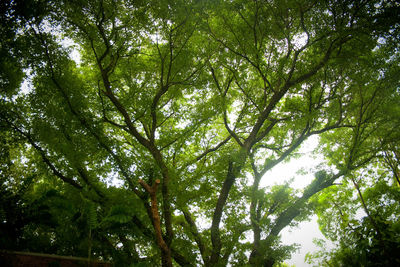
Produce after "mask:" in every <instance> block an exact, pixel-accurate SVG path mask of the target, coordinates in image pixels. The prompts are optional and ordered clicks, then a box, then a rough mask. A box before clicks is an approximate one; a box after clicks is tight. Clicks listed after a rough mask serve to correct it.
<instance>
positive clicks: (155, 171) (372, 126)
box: [0, 0, 399, 266]
mask: <svg viewBox="0 0 400 267" xmlns="http://www.w3.org/2000/svg"><path fill="white" fill-rule="evenodd" d="M13 3H14V2H11V4H10V5H9V7H8V10H9V12H8V13H6V15H5V16H4V17H6V18H7V19H10V18H13V17H12V15H10V14H17V15H15V16H16V17H15V19H14V21H16V22H18V23H17V24H16V27H15V30H13V32H12V35H11V36H13V37H12V38H14V39H13V40H17V39H18V38H20V37H21V36H22V37H24V38H25V39H24V40H27V41H26V42H25V43H28V44H29V45H17V44H15V45H13V49H15V50H16V51H18V52H19V53H14V52H10V51H11V50H9V48H7V47H6V46H4V47H5V49H6V51H7V52H8V54H9V55H15V56H13V57H11V58H12V60H14V61H15V62H20V64H21V67H20V68H21V69H25V71H26V72H28V71H29V73H28V74H27V75H26V77H25V80H26V81H27V82H28V83H29V82H30V84H31V90H30V91H29V92H23V91H21V90H20V91H19V92H18V91H17V92H15V91H10V90H7V91H4V93H3V91H2V100H1V101H2V102H1V107H0V108H1V123H2V125H4V127H5V129H6V132H7V134H8V135H10V136H11V137H12V138H19V139H21V140H22V141H21V142H23V143H25V144H26V146H27V148H26V150H24V152H23V154H22V158H23V159H22V160H23V161H27V162H29V164H31V166H33V167H32V170H31V172H32V173H40V176H39V177H40V178H39V177H37V178H35V183H38V182H39V181H45V183H47V184H53V182H50V181H52V180H53V179H56V180H57V182H56V183H55V184H54V185H52V186H51V188H52V189H55V190H56V191H57V192H58V193H57V194H56V195H57V198H58V199H61V200H60V201H61V202H62V203H65V204H66V203H69V204H68V205H75V207H78V206H79V207H80V208H79V210H80V212H79V213H76V214H73V212H72V210H74V209H73V208H72V209H71V211H70V212H71V213H70V214H68V212H67V214H64V215H63V217H62V218H63V219H61V217H60V214H59V213H60V211H58V210H56V209H54V210H53V215H54V216H55V218H58V221H62V220H67V221H68V222H70V223H71V227H73V228H75V229H76V230H79V231H81V230H83V233H82V234H81V235H79V236H80V237H81V238H80V241H78V240H75V241H69V242H66V241H67V240H71V239H70V238H71V237H70V236H68V235H65V234H64V235H62V234H61V233H66V232H67V230H66V229H65V228H63V227H61V228H57V227H53V228H54V229H46V230H45V231H48V232H49V233H53V237H52V238H55V237H54V236H56V240H57V242H60V243H61V244H64V245H60V247H61V248H62V249H71V247H72V246H71V245H70V244H71V243H82V244H83V245H82V246H83V247H85V249H83V250H81V249H80V248H73V249H71V250H70V251H72V252H71V253H78V254H82V253H83V252H82V251H85V253H87V254H88V255H89V257H91V256H95V257H99V256H102V257H103V258H105V259H110V260H114V261H116V260H120V261H121V262H136V263H138V262H141V261H144V262H147V263H149V264H153V265H159V264H160V259H161V265H162V266H172V265H174V264H175V263H176V264H179V265H181V266H189V265H190V266H193V265H199V264H204V265H205V266H225V265H226V264H228V263H231V264H232V265H237V266H243V265H246V264H249V265H254V266H272V265H274V264H275V263H280V262H282V261H283V260H284V259H285V258H287V257H289V256H290V251H292V249H293V247H291V246H282V245H281V244H280V241H279V233H280V232H281V231H282V229H284V228H285V227H288V226H290V225H293V224H295V223H296V222H298V221H301V220H304V219H306V218H307V216H308V215H309V214H310V213H311V212H312V210H313V205H312V202H310V201H309V200H310V199H311V198H312V197H313V196H314V195H316V194H318V193H319V192H321V191H323V190H325V189H326V188H328V187H331V186H332V185H334V183H335V181H337V180H338V179H340V178H342V177H351V175H354V172H357V171H359V170H360V169H361V168H363V167H364V166H366V165H367V164H369V163H370V162H371V161H373V160H375V159H376V160H378V159H379V158H380V157H379V155H380V153H382V151H386V150H384V149H386V148H387V147H388V146H389V144H390V145H392V147H393V146H395V145H396V141H395V140H396V139H394V138H393V136H394V135H395V134H396V133H398V130H397V129H398V126H399V123H398V120H397V121H396V119H395V118H396V113H395V112H392V113H385V110H386V109H387V108H388V107H389V106H390V107H392V108H394V109H396V108H397V109H398V102H393V99H395V98H396V97H398V89H397V88H398V84H399V83H398V75H396V74H397V72H396V71H397V70H398V64H397V62H396V61H393V58H394V57H395V55H396V53H397V50H396V51H395V52H393V51H390V50H388V46H389V45H393V44H394V43H395V42H390V40H392V39H393V38H396V36H397V35H396V34H397V33H398V28H397V27H398V25H397V24H396V23H395V21H396V20H395V19H393V17H395V16H398V13H396V12H394V13H393V10H398V6H397V5H396V4H394V3H391V2H388V3H386V2H385V3H380V2H378V1H356V2H353V1H351V2H347V1H316V2H312V3H310V2H309V1H300V2H299V1H265V2H259V1H253V2H248V1H230V2H228V1H210V2H208V1H205V2H202V1H173V2H169V1H149V2H147V1H137V2H130V1H108V0H107V1H106V0H103V1H78V0H76V1H65V2H63V1H60V2H58V1H49V2H46V4H43V3H42V2H40V3H42V4H43V5H45V7H44V8H43V9H41V10H43V14H42V13H41V12H40V11H38V12H36V13H35V12H34V13H33V14H31V15H30V16H19V17H18V13H15V12H13V11H14V10H17V8H16V7H15V6H14V5H13ZM32 3H36V2H35V1H32ZM388 12H391V13H390V16H387V14H389V13H388ZM63 38H64V40H69V43H70V45H74V46H75V47H76V48H75V51H78V52H79V54H80V59H79V60H77V62H75V61H74V60H73V59H71V57H70V54H71V48H68V47H66V46H68V42H65V41H63ZM390 38H392V39H390ZM383 40H387V44H385V43H382V42H383ZM2 48H3V46H2ZM7 49H8V50H7ZM14 80H15V81H17V82H18V81H20V79H19V80H18V79H14ZM14 87H16V88H20V89H21V86H20V87H18V86H14ZM312 135H320V136H321V139H320V140H321V147H322V148H325V154H326V158H327V159H329V160H330V162H331V164H332V167H329V166H327V167H326V169H324V170H321V171H319V172H317V173H315V180H314V181H313V182H312V183H311V184H310V185H309V186H307V187H306V188H304V190H303V191H302V192H296V191H295V190H293V189H291V188H290V186H289V185H283V186H277V187H275V188H272V189H270V190H268V189H264V188H260V181H261V179H267V176H266V174H267V172H268V170H270V169H272V168H273V167H275V166H276V165H278V164H279V163H280V162H282V161H284V160H289V159H290V158H291V157H293V156H295V152H296V150H297V149H298V148H299V147H300V146H301V144H302V143H303V142H304V141H305V140H306V139H307V138H308V137H310V136H312ZM6 140H7V139H6ZM6 142H7V141H6ZM335 144H336V145H335ZM390 155H392V154H390ZM333 166H334V167H333ZM20 168H22V169H23V167H20ZM24 177H26V176H24ZM116 181H121V185H120V186H116V185H115V183H116ZM7 190H9V189H7ZM50 191H51V190H50ZM51 192H53V191H51ZM323 192H324V191H323ZM41 194H43V195H45V196H47V195H46V194H47V193H45V192H42V193H41ZM52 204H53V203H52V202H51V204H49V205H50V206H51V205H52ZM66 205H67V204H66ZM80 223H81V224H80ZM79 225H80V226H79ZM205 225H209V227H206V226H205ZM27 231H28V230H27ZM28 232H29V231H28ZM54 233H55V234H54ZM250 235H252V238H251V239H252V241H249V240H250V238H249V236H250ZM96 240H97V241H96ZM85 242H86V243H85ZM53 243H54V242H53ZM49 244H50V245H51V244H52V243H51V242H50V243H49ZM121 247H122V248H123V251H122V252H121V250H120V248H121ZM64 251H65V250H64Z"/></svg>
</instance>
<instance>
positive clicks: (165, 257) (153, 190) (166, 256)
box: [139, 179, 172, 267]
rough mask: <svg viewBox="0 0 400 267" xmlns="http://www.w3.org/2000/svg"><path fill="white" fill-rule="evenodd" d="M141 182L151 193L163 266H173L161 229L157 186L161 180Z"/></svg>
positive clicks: (153, 216)
mask: <svg viewBox="0 0 400 267" xmlns="http://www.w3.org/2000/svg"><path fill="white" fill-rule="evenodd" d="M139 183H140V184H141V185H142V186H143V188H144V189H145V190H146V191H147V192H148V193H149V195H150V199H151V214H152V216H151V218H152V223H153V227H154V231H155V235H156V241H157V245H158V246H159V248H160V250H161V262H162V266H163V267H172V258H171V250H170V248H169V246H168V245H167V243H166V242H165V241H164V238H163V235H162V231H161V220H160V215H159V214H158V205H157V196H156V192H157V187H158V185H159V184H160V180H159V179H157V180H155V182H154V184H153V185H152V186H149V185H148V184H146V183H145V182H144V181H143V180H139Z"/></svg>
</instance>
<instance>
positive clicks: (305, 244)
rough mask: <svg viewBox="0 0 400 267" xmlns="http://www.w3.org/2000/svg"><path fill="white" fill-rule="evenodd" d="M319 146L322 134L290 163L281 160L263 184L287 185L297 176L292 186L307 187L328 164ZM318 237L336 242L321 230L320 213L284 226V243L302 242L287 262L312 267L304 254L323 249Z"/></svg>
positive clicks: (308, 142) (306, 144)
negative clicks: (320, 153) (320, 169)
mask: <svg viewBox="0 0 400 267" xmlns="http://www.w3.org/2000/svg"><path fill="white" fill-rule="evenodd" d="M317 146H318V137H317V136H312V137H310V138H309V139H308V140H306V141H305V142H304V143H303V145H302V146H301V148H300V150H299V153H301V154H302V155H301V156H300V157H299V158H297V159H292V160H290V161H289V162H281V163H280V164H279V165H277V166H275V168H273V169H272V170H271V171H269V172H267V173H266V174H265V175H264V177H263V178H262V180H261V183H260V186H261V187H265V186H272V185H274V184H283V183H284V182H285V181H287V180H289V179H291V178H293V179H294V180H293V183H292V184H291V186H292V187H293V188H296V189H302V188H305V187H306V186H307V185H308V184H310V183H311V181H312V180H313V178H314V175H313V174H314V173H315V170H317V169H318V166H320V165H321V164H323V163H324V160H323V157H322V155H319V154H317V153H315V152H313V150H314V149H315V148H316V147H317ZM301 169H303V170H305V171H309V173H308V174H304V173H303V172H302V173H298V171H299V170H301ZM314 238H319V239H324V240H325V241H326V242H327V247H328V248H329V247H332V246H333V244H332V243H331V242H329V241H328V240H326V238H325V237H324V236H323V235H322V233H321V231H320V230H319V227H318V223H317V216H315V215H314V216H312V217H311V220H310V221H308V222H307V221H306V222H302V223H300V224H299V225H298V226H297V227H294V228H288V229H286V228H285V229H284V230H283V231H282V242H283V244H286V245H289V244H293V243H298V244H300V245H301V247H300V249H299V251H297V252H296V253H294V254H292V258H291V259H290V260H287V261H286V263H288V264H290V265H293V264H294V265H296V267H303V266H312V265H310V264H307V263H305V262H304V257H305V255H306V253H307V252H313V251H316V250H319V249H318V247H317V246H316V245H315V244H314V243H313V239H314Z"/></svg>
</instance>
